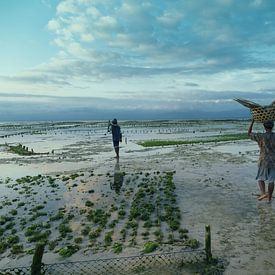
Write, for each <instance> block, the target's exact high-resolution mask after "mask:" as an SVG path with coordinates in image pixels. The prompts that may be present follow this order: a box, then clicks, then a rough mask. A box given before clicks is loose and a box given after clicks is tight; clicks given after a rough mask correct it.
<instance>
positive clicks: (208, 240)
mask: <svg viewBox="0 0 275 275" xmlns="http://www.w3.org/2000/svg"><path fill="white" fill-rule="evenodd" d="M205 253H206V262H207V263H209V262H211V260H212V253H211V230H210V225H206V226H205Z"/></svg>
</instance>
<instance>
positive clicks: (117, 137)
mask: <svg viewBox="0 0 275 275" xmlns="http://www.w3.org/2000/svg"><path fill="white" fill-rule="evenodd" d="M110 127H111V132H112V138H113V145H114V149H115V153H116V158H117V159H119V142H122V134H121V130H120V126H119V125H118V123H117V119H116V118H114V119H113V120H112V122H110V121H109V125H108V132H109V131H110Z"/></svg>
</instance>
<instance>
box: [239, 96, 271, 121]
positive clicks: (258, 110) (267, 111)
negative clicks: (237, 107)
mask: <svg viewBox="0 0 275 275" xmlns="http://www.w3.org/2000/svg"><path fill="white" fill-rule="evenodd" d="M235 100H236V101H237V102H239V103H240V104H242V105H243V106H245V107H247V108H249V109H250V112H251V115H252V117H253V119H254V120H255V121H258V122H262V123H263V122H264V121H267V120H275V101H273V102H272V103H271V104H270V105H267V106H261V105H259V104H257V103H254V102H252V101H249V100H245V99H239V98H236V99H235Z"/></svg>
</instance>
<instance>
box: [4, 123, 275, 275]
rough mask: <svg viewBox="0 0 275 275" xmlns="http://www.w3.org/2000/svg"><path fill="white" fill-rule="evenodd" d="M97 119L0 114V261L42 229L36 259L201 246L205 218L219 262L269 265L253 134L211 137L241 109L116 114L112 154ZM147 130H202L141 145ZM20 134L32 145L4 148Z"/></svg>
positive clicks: (154, 136)
mask: <svg viewBox="0 0 275 275" xmlns="http://www.w3.org/2000/svg"><path fill="white" fill-rule="evenodd" d="M105 124H106V123H105V122H96V123H95V122H93V123H90V122H71V123H58V124H54V123H52V124H49V123H33V124H31V123H30V124H27V125H25V124H20V125H14V124H9V125H8V126H7V124H3V125H1V126H2V128H1V126H0V128H1V131H0V133H1V135H2V136H3V137H2V140H0V143H1V146H0V157H1V160H0V168H1V174H0V179H1V184H0V190H1V203H0V206H1V208H0V212H1V214H0V216H1V220H0V221H1V225H0V226H1V248H2V249H1V252H0V253H1V254H0V267H1V268H4V267H8V266H28V265H29V264H30V263H31V259H32V255H31V253H32V252H33V248H34V246H35V243H36V242H37V241H39V240H47V241H48V243H47V246H46V249H45V254H44V257H43V261H44V262H45V263H53V262H56V261H65V260H69V261H74V260H79V259H81V260H83V259H92V258H99V257H108V256H114V255H137V254H139V253H144V250H145V247H146V244H147V245H148V243H149V244H152V249H153V250H152V251H155V252H161V251H177V250H178V249H181V248H182V247H187V246H191V247H192V246H194V248H195V247H203V245H204V228H205V225H208V224H209V225H210V226H211V231H212V249H213V255H214V256H215V257H218V258H222V259H224V260H225V262H226V263H227V266H226V271H225V273H227V274H269V273H270V274H272V272H274V271H275V267H274V263H273V261H272V258H273V255H274V252H275V251H274V250H275V248H274V247H273V238H274V234H273V233H275V232H274V231H275V227H274V225H275V214H274V213H275V212H274V202H272V203H271V204H268V203H267V202H266V201H265V200H263V201H260V202H259V201H258V200H257V194H258V187H257V183H256V180H255V175H256V171H257V158H258V147H257V144H256V143H254V142H252V141H250V140H249V139H240V140H236V139H234V140H230V139H229V140H222V139H221V138H219V137H221V136H224V135H231V134H243V133H244V132H245V131H246V127H247V124H248V123H247V122H246V121H150V122H138V121H131V122H129V121H125V122H122V124H121V128H122V131H123V142H122V143H121V148H120V160H119V162H117V161H116V159H115V158H114V156H115V154H114V151H113V148H112V142H111V136H110V135H109V134H108V133H106V127H105ZM256 129H257V128H256ZM258 130H259V131H260V130H261V128H260V126H258ZM213 137H214V138H216V139H217V140H216V141H213ZM148 140H161V141H167V140H173V141H178V140H185V141H192V140H196V141H201V142H194V143H191V142H190V143H188V144H174V145H167V146H160V145H159V146H149V147H144V146H142V145H140V144H141V143H142V142H144V141H148ZM18 144H21V145H22V146H25V148H26V147H28V151H31V149H33V152H34V153H35V154H30V155H18V154H16V153H14V152H11V151H10V150H9V149H10V146H17V145H18ZM138 203H140V204H138ZM141 203H143V204H141ZM167 205H168V206H169V207H170V208H169V207H167ZM138 208H142V209H143V210H144V211H143V212H144V213H145V214H147V215H141V213H140V212H138V211H137V209H138ZM169 211H170V212H169ZM169 213H170V216H171V215H172V218H170V219H169V218H168V216H169V215H168V214H169ZM38 232H40V233H41V234H38Z"/></svg>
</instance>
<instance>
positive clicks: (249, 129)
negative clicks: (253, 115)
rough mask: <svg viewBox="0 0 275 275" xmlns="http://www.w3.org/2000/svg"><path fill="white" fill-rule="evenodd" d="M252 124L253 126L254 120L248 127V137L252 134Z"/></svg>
mask: <svg viewBox="0 0 275 275" xmlns="http://www.w3.org/2000/svg"><path fill="white" fill-rule="evenodd" d="M253 124H254V119H252V120H251V123H250V125H249V127H248V131H247V133H248V135H249V136H250V135H251V133H252V128H253Z"/></svg>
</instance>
